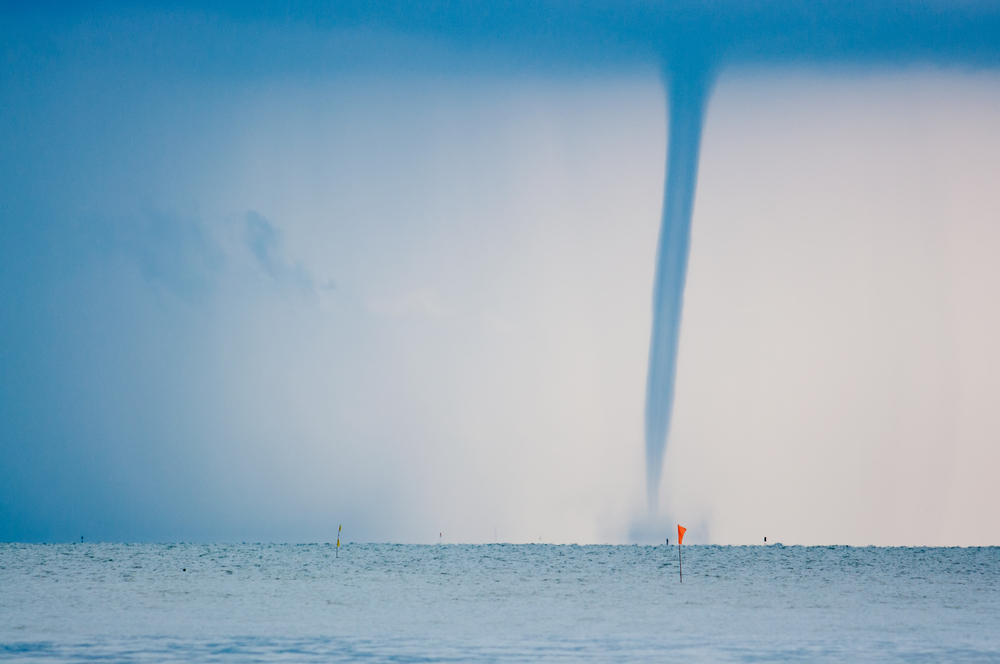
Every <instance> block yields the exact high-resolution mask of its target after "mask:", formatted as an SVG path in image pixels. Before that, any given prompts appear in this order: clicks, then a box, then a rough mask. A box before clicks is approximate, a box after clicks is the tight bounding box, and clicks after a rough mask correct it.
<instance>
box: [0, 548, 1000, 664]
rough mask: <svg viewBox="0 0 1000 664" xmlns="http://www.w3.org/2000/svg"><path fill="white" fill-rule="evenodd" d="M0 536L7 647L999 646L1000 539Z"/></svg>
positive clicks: (696, 657) (462, 650) (839, 654)
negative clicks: (646, 541) (961, 544)
mask: <svg viewBox="0 0 1000 664" xmlns="http://www.w3.org/2000/svg"><path fill="white" fill-rule="evenodd" d="M679 571H680V570H679V569H678V548H677V547H676V546H556V545H544V544H529V545H507V544H491V545H468V546H466V545H445V546H414V545H392V544H349V545H347V546H343V547H341V548H340V550H339V557H338V552H337V549H336V547H335V546H331V545H324V544H319V545H288V544H240V545H229V544H226V545H222V544H218V545H194V544H164V545H149V544H68V545H24V544H0V660H6V661H14V662H17V661H31V662H36V661H57V662H58V661H114V662H120V661H121V662H131V661H135V662H142V661H151V662H152V661H211V662H226V661H240V662H243V661H275V660H282V661H314V660H315V661H330V662H342V661H369V662H427V661H445V662H451V661H455V662H460V661H495V662H508V661H510V662H535V661H600V662H632V661H678V662H680V661H684V662H704V661H724V662H728V661H759V660H765V661H776V660H778V661H804V662H817V661H838V662H843V661H854V660H863V661H907V662H912V661H989V662H997V661H1000V549H998V548H961V549H960V548H946V549H940V548H874V547H870V548H851V547H839V546H835V547H783V546H780V545H774V546H752V547H727V546H685V547H684V548H683V572H684V577H683V583H681V582H680V578H679V576H680V575H679Z"/></svg>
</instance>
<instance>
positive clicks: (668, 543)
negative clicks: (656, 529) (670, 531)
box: [667, 537, 670, 546]
mask: <svg viewBox="0 0 1000 664" xmlns="http://www.w3.org/2000/svg"><path fill="white" fill-rule="evenodd" d="M667 546H670V538H669V537H668V538H667Z"/></svg>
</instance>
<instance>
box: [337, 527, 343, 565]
mask: <svg viewBox="0 0 1000 664" xmlns="http://www.w3.org/2000/svg"><path fill="white" fill-rule="evenodd" d="M343 527H344V524H340V525H338V526H337V549H336V551H337V557H338V558H340V530H341V529H342V528H343Z"/></svg>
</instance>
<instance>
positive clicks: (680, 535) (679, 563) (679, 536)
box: [677, 523, 687, 583]
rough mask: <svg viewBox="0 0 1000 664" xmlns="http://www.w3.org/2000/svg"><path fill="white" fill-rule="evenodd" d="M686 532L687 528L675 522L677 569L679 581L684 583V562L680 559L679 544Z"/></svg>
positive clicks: (682, 542)
mask: <svg viewBox="0 0 1000 664" xmlns="http://www.w3.org/2000/svg"><path fill="white" fill-rule="evenodd" d="M686 532H687V528H685V527H684V526H682V525H681V524H679V523H678V524H677V571H678V572H680V575H681V583H684V562H683V561H682V560H681V545H682V544H684V533H686Z"/></svg>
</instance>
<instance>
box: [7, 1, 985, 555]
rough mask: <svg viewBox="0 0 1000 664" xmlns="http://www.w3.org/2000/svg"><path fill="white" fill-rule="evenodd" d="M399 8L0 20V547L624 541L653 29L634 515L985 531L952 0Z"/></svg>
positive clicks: (843, 529) (759, 529)
mask: <svg viewBox="0 0 1000 664" xmlns="http://www.w3.org/2000/svg"><path fill="white" fill-rule="evenodd" d="M351 7H352V6H348V9H351ZM409 7H410V9H411V10H412V11H410V12H409V13H408V12H402V13H401V14H400V15H399V16H392V15H387V14H384V13H382V12H379V11H375V12H373V13H366V12H365V11H363V10H362V8H360V6H358V7H354V9H353V10H352V11H347V12H345V14H344V15H342V16H330V15H326V16H322V15H320V16H317V15H316V14H317V13H318V14H322V12H312V11H307V10H302V11H301V12H299V11H295V12H292V13H291V15H287V14H283V13H282V12H274V11H271V10H270V9H269V8H268V7H267V6H266V5H262V6H259V7H254V8H252V9H251V10H243V9H240V10H238V11H237V10H233V9H231V8H227V7H224V6H215V7H210V8H208V9H199V8H193V7H190V6H160V7H158V8H150V9H134V8H122V7H120V6H118V5H112V4H106V5H97V6H93V7H89V8H83V9H79V8H76V9H73V10H72V11H69V10H65V9H60V8H59V7H52V9H51V10H50V11H45V10H38V11H34V10H33V11H18V10H15V9H11V8H7V9H6V10H5V13H6V16H7V18H6V19H5V21H4V24H5V27H4V28H3V33H2V34H3V36H2V39H3V43H4V51H5V60H4V63H3V68H4V69H3V71H4V75H3V77H2V83H0V85H2V86H3V87H2V93H0V94H2V95H3V98H4V101H5V103H4V104H3V110H2V111H0V127H2V131H3V135H4V141H3V149H2V152H0V169H2V178H3V181H4V183H5V184H4V186H3V188H2V190H0V215H2V226H3V234H4V242H3V243H2V246H0V307H2V316H0V334H2V339H3V346H2V354H0V395H2V399H0V461H2V463H0V539H3V540H29V541H36V540H37V541H65V540H73V539H78V538H79V536H80V535H84V536H85V537H87V538H88V539H112V540H153V541H162V540H240V541H242V540H254V541H258V540H291V541H328V540H329V539H331V538H332V537H334V535H333V533H334V532H335V529H336V525H337V524H338V523H344V524H345V527H346V528H349V530H348V532H349V533H351V534H350V535H349V536H348V537H349V538H350V539H359V540H376V541H387V540H391V541H416V542H419V541H428V542H429V541H436V535H437V533H438V532H445V533H446V539H450V541H493V539H494V536H496V537H497V538H498V539H500V540H506V541H537V540H538V538H543V539H544V540H545V541H577V542H594V541H627V540H628V538H629V527H630V523H632V522H633V521H634V520H635V519H636V518H638V516H637V515H641V514H642V511H643V509H644V505H645V489H644V481H645V470H644V467H643V459H644V452H643V442H642V435H643V433H642V418H643V400H644V389H645V379H646V365H645V363H646V357H647V353H648V344H649V329H650V322H651V313H650V302H651V299H652V280H653V268H654V262H655V252H656V239H657V234H658V230H659V218H660V206H661V203H662V192H663V181H664V161H665V150H666V136H667V133H666V110H667V109H666V102H665V96H664V91H663V82H662V80H663V79H662V76H661V69H660V68H661V64H662V62H663V61H664V60H663V58H664V57H666V58H668V59H669V57H670V56H671V53H673V52H674V51H676V49H677V48H678V46H677V45H680V46H683V48H684V49H694V50H695V51H698V52H702V53H708V54H709V55H710V56H711V58H712V59H713V62H716V63H717V65H716V70H715V71H716V72H717V74H718V79H717V80H716V84H715V87H714V91H713V96H712V99H711V101H710V103H709V106H708V111H707V116H706V124H705V133H704V136H703V144H702V145H703V151H702V157H701V172H700V176H699V184H698V187H699V188H698V194H697V198H696V203H695V212H694V222H693V227H692V245H691V259H690V265H689V267H690V271H689V276H688V287H687V294H686V298H685V312H684V319H683V325H682V336H681V348H680V354H679V363H678V383H677V401H676V410H675V421H674V431H673V434H672V438H671V442H670V445H669V446H668V450H667V460H666V465H665V470H664V478H665V479H664V482H665V487H666V488H665V489H664V491H663V492H662V495H661V501H660V502H661V508H662V510H663V511H664V512H665V513H667V514H668V515H670V516H672V517H676V519H681V520H685V521H687V522H689V523H691V524H692V525H693V526H694V528H693V529H692V533H693V534H695V535H696V536H699V533H701V535H700V536H702V537H704V538H706V539H709V540H711V541H717V542H732V543H742V542H756V541H758V539H759V537H761V536H762V535H764V534H769V535H770V537H769V539H771V538H773V539H779V540H783V541H786V542H800V543H827V542H838V543H855V544H868V543H877V544H918V543H933V544H949V543H958V544H987V543H996V542H997V540H998V538H1000V531H998V530H997V526H995V525H993V524H996V523H1000V519H997V518H996V516H997V515H996V508H995V507H994V506H995V505H997V504H1000V501H998V500H997V499H998V498H1000V496H998V495H997V491H996V489H994V488H993V482H992V480H991V472H990V471H991V469H993V468H995V467H996V466H997V462H998V461H1000V458H998V450H997V446H996V444H995V440H996V439H997V437H996V435H997V433H998V432H1000V420H998V419H997V417H996V416H995V415H994V413H993V411H994V408H993V406H992V404H993V403H995V400H996V397H997V395H998V393H1000V392H998V390H1000V385H998V384H997V380H996V379H995V378H994V376H996V375H1000V372H998V371H997V370H1000V356H998V354H997V352H996V350H995V348H994V343H993V339H995V338H996V337H997V334H996V333H1000V314H998V311H997V309H996V306H995V302H997V301H1000V300H998V298H997V295H998V294H1000V293H998V292H997V291H998V289H1000V271H998V270H997V269H996V268H994V267H993V263H994V261H993V260H992V257H993V256H995V255H996V250H997V249H1000V235H998V231H997V230H996V229H995V227H996V213H995V210H996V209H997V203H998V200H997V194H996V192H995V191H994V187H993V185H992V183H993V181H994V180H995V176H996V174H997V172H998V171H1000V162H998V160H997V157H995V155H997V154H1000V135H998V134H997V130H996V127H997V126H1000V124H998V123H997V119H998V118H997V114H998V113H1000V86H998V79H997V76H996V71H995V70H994V69H993V64H994V63H995V60H996V50H997V49H996V47H995V46H990V44H991V43H992V44H996V43H1000V42H997V41H996V40H995V39H994V37H995V36H996V30H995V27H994V26H995V25H996V18H995V17H993V16H992V14H990V15H986V16H985V18H984V15H985V13H986V6H985V5H976V4H968V5H963V6H961V7H959V8H957V9H955V8H952V9H951V10H950V11H951V12H952V13H951V14H948V12H946V11H944V10H942V11H943V12H944V13H943V14H941V15H943V16H945V18H947V19H948V20H947V21H944V22H943V23H942V22H941V21H940V20H939V21H937V22H935V21H929V20H928V19H927V15H928V14H927V12H930V14H931V15H937V14H938V13H939V12H938V11H937V9H936V8H937V7H938V6H937V5H919V6H915V5H914V6H911V5H886V7H890V8H895V9H893V11H894V12H896V13H895V14H893V15H894V16H896V18H897V19H899V17H900V16H902V17H903V18H906V17H908V16H909V17H911V18H910V19H909V20H896V21H895V22H892V21H889V22H888V23H881V24H880V23H878V22H877V21H876V20H875V19H874V18H873V17H872V16H871V15H870V14H868V13H867V10H863V9H859V8H857V7H854V6H853V5H843V6H841V10H839V12H833V11H831V13H830V15H828V16H827V15H820V16H819V17H818V20H816V21H812V22H810V21H809V20H808V16H807V17H806V18H801V17H800V18H796V17H797V16H800V14H797V13H796V11H797V10H795V8H794V7H793V8H791V9H789V10H788V16H791V17H792V18H788V17H787V16H785V15H778V14H775V15H770V14H765V15H762V16H758V17H757V18H756V19H755V21H756V22H754V21H749V22H748V21H746V20H744V21H743V22H742V23H741V22H740V21H738V20H736V19H735V18H733V17H734V16H738V15H740V13H741V12H743V11H744V10H743V9H742V8H743V7H744V6H743V5H738V4H733V5H731V6H729V7H727V8H725V11H723V10H720V13H718V14H712V13H699V12H694V11H693V10H691V11H692V12H693V14H690V15H689V14H685V12H684V11H681V10H680V9H671V8H674V7H675V6H673V5H668V6H666V7H667V9H668V10H669V11H666V10H665V11H664V13H663V14H662V15H660V14H656V16H654V18H656V20H655V21H649V20H647V21H638V20H636V19H635V16H637V15H639V14H641V12H640V11H639V10H636V9H634V7H635V6H631V5H630V6H626V7H625V8H624V9H620V10H619V9H615V8H614V7H611V6H610V5H608V6H603V8H602V6H600V5H580V6H567V7H560V8H557V9H552V8H551V7H554V6H549V5H542V7H543V9H545V12H543V13H544V14H545V16H543V17H542V18H541V19H540V18H538V17H537V16H534V15H531V14H530V11H529V9H526V8H523V7H521V6H515V9H512V10H509V11H507V12H506V13H504V12H501V15H496V14H495V13H494V14H492V15H487V14H483V15H480V14H478V13H477V12H484V11H485V10H484V9H482V8H481V7H480V8H479V9H476V7H478V5H469V6H465V5H456V6H455V9H454V12H453V13H446V14H444V15H434V14H433V13H430V14H428V13H424V11H423V10H421V9H420V7H421V6H420V5H412V6H409ZM640 7H641V6H640ZM677 7H680V5H678V6H677ZM852 7H854V8H853V9H852ZM914 7H916V8H915V9H914ZM928 7H929V8H930V9H927V8H928ZM488 8H489V7H487V8H486V9H488ZM681 9H683V7H682V8H681ZM636 12H639V14H636ZM672 12H673V13H672ZM852 12H855V13H852ZM956 12H957V13H956ZM889 13H890V14H892V12H889ZM856 14H857V15H856ZM484 16H485V18H484ZM692 16H693V18H692ZM545 17H548V18H545ZM553 17H555V18H553ZM949 17H950V18H949ZM542 19H544V20H542ZM692 21H694V22H693V23H692ZM789 21H790V22H789ZM948 21H950V23H949V22H948ZM740 25H749V26H750V27H749V28H748V29H747V30H746V31H745V32H739V31H736V27H734V26H737V27H738V26H740ZM803 25H805V26H810V25H812V26H820V27H819V28H815V29H813V28H808V29H807V28H804V27H803ZM859 25H860V26H870V29H860V28H859V27H858V26H859ZM886 25H888V26H889V27H886ZM942 25H944V26H945V27H944V28H942V27H941V26H942ZM525 26H527V27H525ZM676 26H680V27H676ZM691 26H697V27H691ZM823 26H826V27H823ZM893 26H895V27H893ZM734 31H736V32H734ZM718 34H722V35H724V36H726V39H725V40H722V41H713V38H712V37H711V36H712V35H718ZM734 34H735V35H736V36H735V37H734V36H733V35H734ZM775 34H777V35H785V37H786V39H784V40H780V43H777V42H774V40H773V38H771V37H773V35H775ZM677 35H682V36H683V38H681V37H678V36H677ZM692 35H694V37H697V39H694V37H692ZM769 36H770V37H769ZM691 39H694V41H691ZM699 40H700V41H699ZM991 40H992V42H991ZM663 44H668V46H669V48H667V47H664V46H663ZM671 49H674V50H673V51H672V50H671ZM699 49H700V50H699ZM685 52H686V51H685ZM664 54H666V55H664ZM931 521H933V522H934V523H935V524H948V525H944V526H937V525H932V524H931V523H930V522H931ZM699 524H700V525H699ZM991 528H992V530H991ZM699 529H700V530H699ZM765 531H766V532H765ZM495 533H496V535H495Z"/></svg>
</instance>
